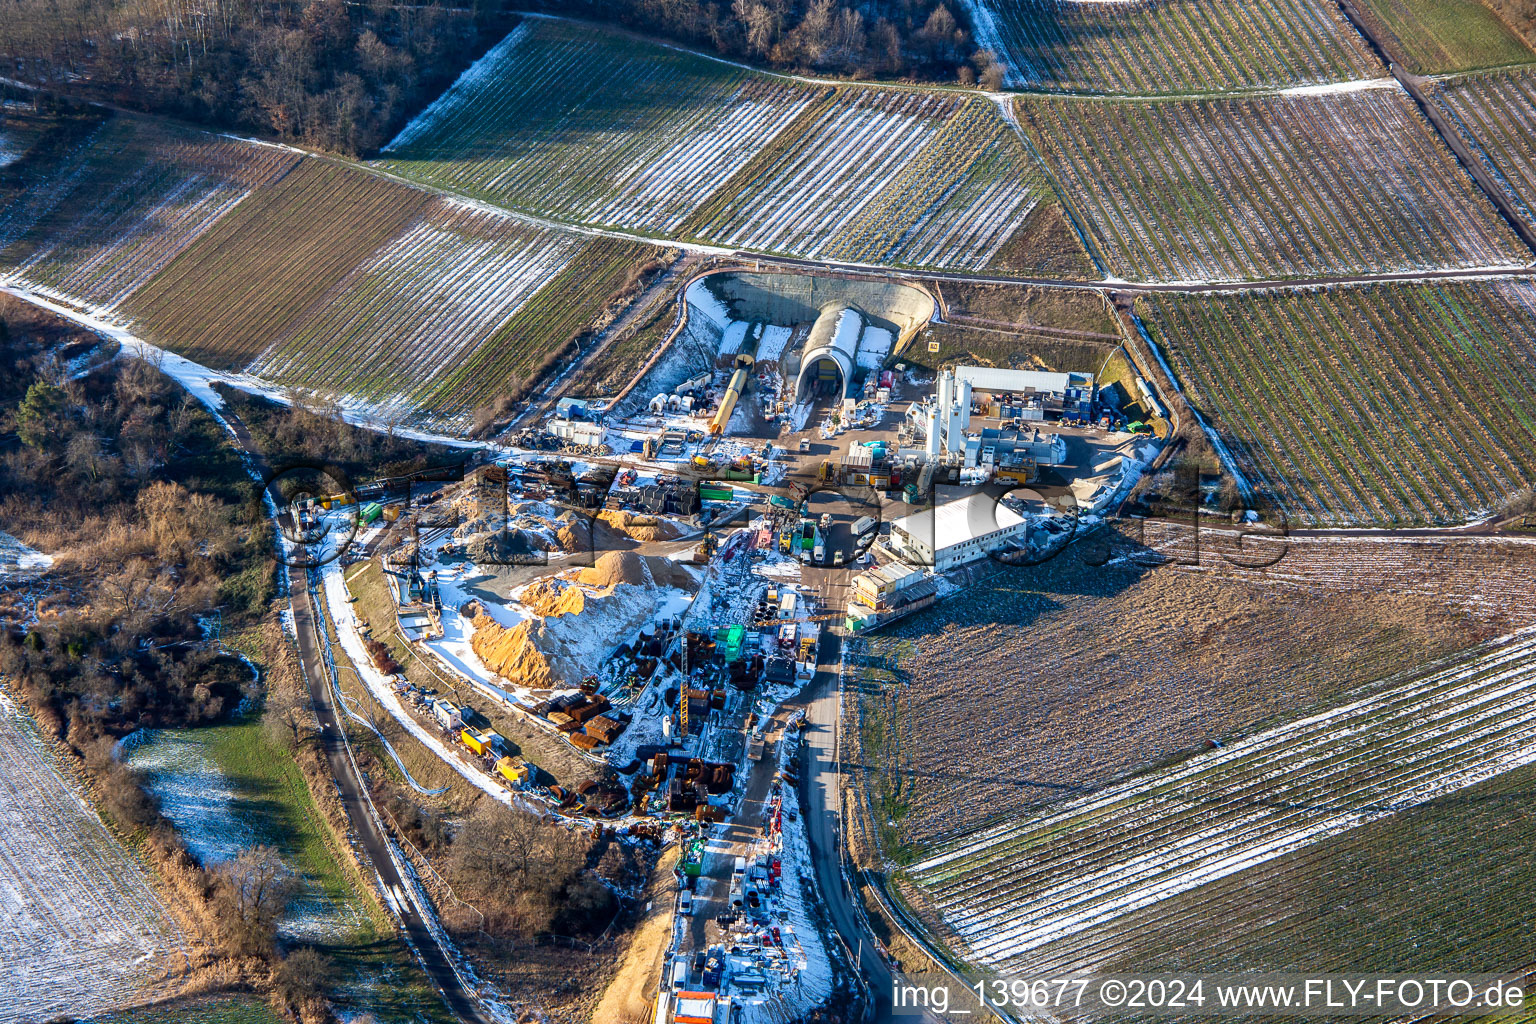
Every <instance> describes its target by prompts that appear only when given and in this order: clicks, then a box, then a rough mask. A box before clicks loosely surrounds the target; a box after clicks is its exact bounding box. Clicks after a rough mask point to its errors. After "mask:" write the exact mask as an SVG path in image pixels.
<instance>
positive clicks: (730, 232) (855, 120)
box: [699, 91, 954, 256]
mask: <svg viewBox="0 0 1536 1024" xmlns="http://www.w3.org/2000/svg"><path fill="white" fill-rule="evenodd" d="M953 109H954V102H953V101H952V100H950V99H948V98H947V97H939V96H926V95H923V94H921V93H904V92H894V91H893V92H878V91H869V92H856V93H851V94H849V96H848V98H847V99H846V100H844V101H843V102H840V103H837V104H834V105H832V106H829V107H827V108H825V109H824V110H823V111H821V113H820V115H819V116H818V117H817V119H816V121H815V123H814V124H813V125H812V126H811V127H810V128H809V129H808V130H806V131H804V132H802V133H801V135H800V136H799V137H798V138H797V139H796V140H795V145H794V146H793V147H792V148H790V149H789V150H787V151H786V152H785V153H784V154H783V155H782V156H780V157H779V158H778V159H777V160H776V161H774V163H773V164H772V166H771V167H769V168H766V169H764V171H763V172H762V174H761V175H760V176H759V179H758V180H757V181H756V182H754V183H753V187H752V188H751V189H750V190H747V191H745V192H743V193H742V194H741V195H740V196H739V197H731V198H730V199H729V200H728V201H727V202H726V204H725V208H724V211H723V212H722V214H721V215H720V216H718V217H716V218H714V219H712V220H711V221H710V222H709V223H706V224H705V225H703V226H702V227H701V228H700V230H699V234H700V236H701V237H704V238H707V239H708V240H709V241H711V242H716V243H718V244H721V245H731V246H739V247H741V248H745V249H760V250H781V251H794V252H798V253H800V254H801V255H805V256H816V255H819V254H820V253H821V250H822V249H823V248H824V247H825V246H827V245H829V244H831V243H832V242H833V241H834V240H835V238H836V237H837V235H838V232H839V230H840V229H841V228H842V227H843V226H844V225H846V224H847V223H848V222H849V221H851V220H852V219H853V218H854V217H855V216H857V215H858V213H859V211H860V210H862V209H863V207H864V205H865V204H866V203H868V202H869V201H870V200H872V199H873V198H874V196H875V195H876V193H878V192H879V190H880V189H881V188H882V187H883V186H884V185H885V184H886V183H887V182H889V181H891V180H892V179H893V178H895V177H896V176H897V175H898V174H899V173H900V172H901V171H902V169H903V168H904V167H905V166H906V164H907V163H908V161H909V160H911V158H912V157H913V156H914V155H915V154H916V153H917V152H918V150H920V149H921V148H922V147H923V144H924V143H926V142H927V141H928V140H929V139H931V138H932V137H933V136H934V134H935V133H936V132H937V131H938V130H939V128H940V126H941V125H942V124H943V121H944V119H945V118H946V117H948V116H949V114H951V113H952V112H953Z"/></svg>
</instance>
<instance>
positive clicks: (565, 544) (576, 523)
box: [555, 515, 592, 554]
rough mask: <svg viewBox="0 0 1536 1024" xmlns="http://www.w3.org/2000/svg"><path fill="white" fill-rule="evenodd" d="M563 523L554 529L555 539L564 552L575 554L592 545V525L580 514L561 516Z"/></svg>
mask: <svg viewBox="0 0 1536 1024" xmlns="http://www.w3.org/2000/svg"><path fill="white" fill-rule="evenodd" d="M561 518H562V519H564V520H565V521H564V523H563V524H562V525H561V526H560V528H559V529H558V530H556V531H555V541H556V542H557V543H558V544H559V545H560V550H561V551H564V552H565V553H566V554H575V553H576V552H578V551H586V550H589V549H590V548H591V547H592V527H591V526H590V525H589V524H588V523H587V521H586V520H585V519H583V518H581V517H580V516H577V515H571V516H570V517H569V518H567V517H565V516H562V517H561Z"/></svg>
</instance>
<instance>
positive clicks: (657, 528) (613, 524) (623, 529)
mask: <svg viewBox="0 0 1536 1024" xmlns="http://www.w3.org/2000/svg"><path fill="white" fill-rule="evenodd" d="M597 518H599V519H601V520H602V521H603V522H604V523H607V524H608V526H609V527H610V528H611V529H613V530H614V531H615V532H617V533H621V534H623V535H624V536H626V537H628V538H630V539H631V540H639V541H653V540H676V539H677V538H678V537H681V536H682V535H683V528H682V527H681V526H679V525H678V524H677V523H675V522H673V521H672V520H670V519H662V518H660V517H659V516H648V515H639V514H636V513H634V512H625V511H623V510H622V509H604V510H603V511H601V512H599V513H598V514H597Z"/></svg>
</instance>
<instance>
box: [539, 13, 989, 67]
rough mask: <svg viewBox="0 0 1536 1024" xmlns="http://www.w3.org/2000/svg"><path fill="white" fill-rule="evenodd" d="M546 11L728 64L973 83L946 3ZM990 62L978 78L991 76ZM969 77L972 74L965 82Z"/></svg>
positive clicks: (963, 40)
mask: <svg viewBox="0 0 1536 1024" xmlns="http://www.w3.org/2000/svg"><path fill="white" fill-rule="evenodd" d="M543 7H544V8H545V9H546V10H550V11H555V12H558V13H561V14H569V15H573V16H584V17H590V18H594V19H597V20H602V21H614V22H618V23H619V24H621V25H626V26H630V27H633V28H636V29H639V30H642V31H646V32H654V33H658V34H660V35H665V36H669V37H671V38H673V39H677V40H679V41H680V42H685V43H688V44H690V45H693V46H698V47H701V48H704V49H710V50H714V51H716V52H717V53H720V54H721V55H723V56H727V57H732V58H736V59H739V60H747V61H751V62H753V63H758V64H768V65H770V66H773V67H778V68H788V69H794V70H801V71H820V72H824V73H835V74H843V75H850V76H853V77H876V76H879V77H906V78H915V79H922V80H929V81H945V82H951V81H954V80H955V78H956V76H957V74H958V75H959V76H961V77H962V78H966V77H969V80H970V81H971V82H974V81H975V80H976V79H975V77H974V76H975V74H976V72H974V71H972V70H971V67H970V66H969V65H967V64H966V62H967V61H968V60H970V59H971V58H972V57H973V51H974V46H973V45H972V40H971V33H970V32H969V31H968V29H967V28H966V26H965V25H964V24H962V23H961V22H960V20H959V15H958V14H957V11H959V8H958V7H956V8H955V9H954V10H951V8H950V6H949V5H948V4H947V3H945V2H944V0H871V2H865V3H840V2H838V0H718V2H709V0H574V2H560V3H555V2H545V3H544V4H543ZM990 64H991V61H990V60H984V61H983V62H982V63H981V65H980V66H978V69H977V70H979V71H981V72H982V73H983V74H985V72H986V70H987V68H988V67H989V66H990ZM967 73H969V75H967Z"/></svg>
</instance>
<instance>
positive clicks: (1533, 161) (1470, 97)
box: [1431, 71, 1536, 224]
mask: <svg viewBox="0 0 1536 1024" xmlns="http://www.w3.org/2000/svg"><path fill="white" fill-rule="evenodd" d="M1431 89H1432V93H1433V96H1434V100H1435V102H1436V104H1438V105H1439V107H1440V109H1441V110H1443V111H1444V112H1445V113H1446V115H1447V116H1448V117H1449V119H1450V121H1451V123H1452V124H1454V125H1455V126H1456V130H1457V132H1458V133H1459V134H1460V135H1461V137H1462V139H1463V140H1464V141H1465V142H1466V144H1467V147H1468V148H1469V149H1470V150H1471V151H1472V152H1473V153H1475V154H1477V156H1478V158H1479V159H1481V160H1482V162H1483V163H1484V164H1485V165H1486V166H1487V168H1488V170H1489V171H1491V172H1492V175H1493V178H1494V180H1496V181H1497V182H1498V183H1499V185H1500V186H1501V187H1502V188H1503V190H1504V193H1505V195H1507V196H1508V197H1509V198H1510V200H1511V201H1513V203H1514V205H1515V208H1516V209H1517V210H1519V211H1520V214H1521V216H1522V218H1523V219H1524V220H1525V221H1526V223H1528V224H1536V150H1533V149H1532V147H1531V139H1533V138H1536V71H1507V72H1504V71H1501V72H1490V73H1487V74H1482V75H1474V76H1469V77H1466V78H1457V79H1449V80H1444V81H1437V82H1435V83H1434V84H1433V85H1432V86H1431Z"/></svg>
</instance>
